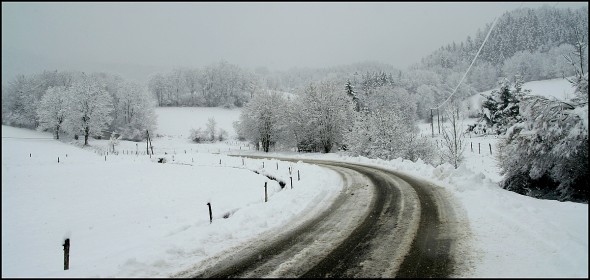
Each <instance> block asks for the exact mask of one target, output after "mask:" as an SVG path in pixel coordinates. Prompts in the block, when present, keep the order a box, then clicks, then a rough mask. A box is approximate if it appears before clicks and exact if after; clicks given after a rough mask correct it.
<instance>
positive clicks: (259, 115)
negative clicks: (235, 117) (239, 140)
mask: <svg viewBox="0 0 590 280" xmlns="http://www.w3.org/2000/svg"><path fill="white" fill-rule="evenodd" d="M284 103H285V100H284V99H283V97H282V96H281V95H280V94H277V93H276V92H269V91H263V90H260V91H257V92H256V93H255V94H254V97H253V98H252V99H250V102H248V103H247V104H246V106H244V108H243V110H242V113H241V114H240V121H239V122H238V123H236V124H235V127H236V130H237V132H238V135H239V136H240V137H243V138H245V139H246V140H248V141H250V142H251V143H253V144H255V145H256V148H257V149H259V148H262V150H263V151H264V152H268V151H269V150H270V148H271V147H272V146H274V145H275V144H276V143H277V141H278V140H279V139H280V136H281V134H283V133H284V132H283V131H282V130H284V127H282V126H281V123H282V120H281V118H282V114H281V111H282V108H283V106H284ZM260 146H262V147H260Z"/></svg>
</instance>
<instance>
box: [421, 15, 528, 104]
mask: <svg viewBox="0 0 590 280" xmlns="http://www.w3.org/2000/svg"><path fill="white" fill-rule="evenodd" d="M521 6H522V5H521ZM497 21H498V17H496V18H495V19H494V23H492V26H491V27H490V30H489V31H488V35H486V38H485V39H484V40H483V42H482V43H481V46H480V47H479V50H477V53H476V54H475V57H474V58H473V60H472V61H471V64H469V67H468V68H467V71H465V74H463V77H462V78H461V80H460V81H459V84H457V87H455V89H454V90H453V92H452V93H451V95H449V97H447V99H446V100H445V101H443V102H442V103H441V104H440V105H438V107H435V108H431V109H432V110H434V109H438V108H440V107H442V106H443V105H444V104H445V103H447V101H449V99H451V97H452V96H453V95H455V92H457V89H458V88H459V86H460V85H461V83H462V82H463V80H464V79H465V77H466V76H467V73H469V70H471V67H472V66H473V63H475V60H476V59H477V57H478V56H479V53H480V52H481V49H483V46H484V45H485V44H486V42H487V41H488V37H490V34H492V30H493V29H494V26H495V25H496V22H497Z"/></svg>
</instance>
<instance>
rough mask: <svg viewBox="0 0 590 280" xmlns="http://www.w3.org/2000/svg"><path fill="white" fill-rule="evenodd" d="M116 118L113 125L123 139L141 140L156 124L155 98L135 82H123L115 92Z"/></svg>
mask: <svg viewBox="0 0 590 280" xmlns="http://www.w3.org/2000/svg"><path fill="white" fill-rule="evenodd" d="M114 96H115V98H114V103H115V110H114V111H115V113H116V114H115V118H114V120H113V123H112V125H111V127H112V128H113V129H114V130H118V131H121V138H122V139H129V140H135V141H139V140H141V139H142V138H143V137H144V136H145V133H144V132H145V131H146V130H149V131H153V130H154V129H155V126H156V113H155V103H156V101H155V99H154V97H152V96H151V95H150V94H149V93H148V91H147V90H146V89H144V88H143V87H142V86H141V85H139V84H137V83H134V82H122V83H121V86H120V87H119V88H118V89H117V90H116V92H115V94H114Z"/></svg>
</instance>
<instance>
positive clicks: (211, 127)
mask: <svg viewBox="0 0 590 280" xmlns="http://www.w3.org/2000/svg"><path fill="white" fill-rule="evenodd" d="M216 130H217V122H216V121H215V118H214V117H211V118H209V119H207V128H206V130H205V131H206V132H207V136H208V137H209V140H211V142H213V141H215V131H216Z"/></svg>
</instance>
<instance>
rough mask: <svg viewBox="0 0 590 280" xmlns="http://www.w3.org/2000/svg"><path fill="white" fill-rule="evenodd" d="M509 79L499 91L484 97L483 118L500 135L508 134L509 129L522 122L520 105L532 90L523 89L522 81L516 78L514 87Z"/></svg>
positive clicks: (504, 81)
mask: <svg viewBox="0 0 590 280" xmlns="http://www.w3.org/2000/svg"><path fill="white" fill-rule="evenodd" d="M512 86H513V85H512V83H511V82H510V81H509V80H508V79H504V80H503V81H502V82H501V86H500V89H499V90H492V92H491V93H490V95H482V96H483V97H484V98H485V100H484V101H483V103H482V118H483V119H485V120H486V125H487V126H488V128H489V129H490V130H492V131H495V132H496V133H498V134H501V133H504V132H506V129H508V127H510V126H512V125H513V124H515V123H517V122H519V121H521V119H522V118H521V116H520V113H519V103H520V100H522V99H523V98H524V97H525V96H527V95H528V94H529V93H530V90H526V89H525V90H523V89H522V79H521V78H520V77H519V76H516V77H515V82H514V87H512Z"/></svg>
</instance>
